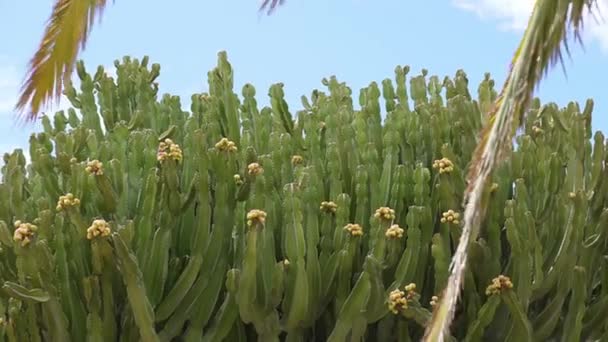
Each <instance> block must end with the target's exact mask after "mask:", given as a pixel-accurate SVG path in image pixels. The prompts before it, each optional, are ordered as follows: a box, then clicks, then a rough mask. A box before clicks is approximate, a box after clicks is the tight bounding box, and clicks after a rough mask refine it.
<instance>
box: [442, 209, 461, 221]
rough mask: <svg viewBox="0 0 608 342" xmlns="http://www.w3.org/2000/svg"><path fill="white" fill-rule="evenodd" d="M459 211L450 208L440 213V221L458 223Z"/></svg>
mask: <svg viewBox="0 0 608 342" xmlns="http://www.w3.org/2000/svg"><path fill="white" fill-rule="evenodd" d="M459 218H460V213H458V212H455V211H454V210H452V209H450V210H448V211H446V212H444V213H443V214H442V215H441V223H446V222H448V223H453V224H460V220H459Z"/></svg>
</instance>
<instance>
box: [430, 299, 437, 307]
mask: <svg viewBox="0 0 608 342" xmlns="http://www.w3.org/2000/svg"><path fill="white" fill-rule="evenodd" d="M437 303H439V297H437V296H433V297H431V302H430V304H431V306H432V307H435V305H437Z"/></svg>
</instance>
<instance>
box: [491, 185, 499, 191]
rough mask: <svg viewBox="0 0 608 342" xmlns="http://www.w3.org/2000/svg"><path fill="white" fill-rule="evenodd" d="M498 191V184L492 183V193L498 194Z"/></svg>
mask: <svg viewBox="0 0 608 342" xmlns="http://www.w3.org/2000/svg"><path fill="white" fill-rule="evenodd" d="M496 190H498V183H492V186H491V187H490V192H496Z"/></svg>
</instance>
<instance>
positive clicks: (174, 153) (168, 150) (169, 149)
mask: <svg viewBox="0 0 608 342" xmlns="http://www.w3.org/2000/svg"><path fill="white" fill-rule="evenodd" d="M182 158H183V154H182V149H181V147H180V146H179V145H178V144H176V143H174V142H173V140H171V139H169V138H167V139H165V141H161V142H160V144H158V156H157V159H158V161H165V160H167V159H173V160H176V161H181V160H182Z"/></svg>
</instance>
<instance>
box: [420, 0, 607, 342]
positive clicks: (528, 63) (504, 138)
mask: <svg viewBox="0 0 608 342" xmlns="http://www.w3.org/2000/svg"><path fill="white" fill-rule="evenodd" d="M596 1H597V0H537V1H536V2H535V5H534V9H533V11H532V15H531V17H530V19H529V21H528V27H527V29H526V31H525V33H524V35H523V38H522V39H521V42H520V44H519V46H518V48H517V50H516V52H515V54H514V56H513V59H512V64H511V69H510V71H509V74H508V77H507V79H506V81H505V84H504V86H503V89H502V91H501V93H500V96H499V97H498V99H497V100H496V103H495V106H494V111H493V112H492V113H491V118H490V120H489V122H488V124H487V125H486V127H485V128H484V130H483V131H482V133H481V137H480V141H479V143H478V145H477V148H476V151H475V153H474V156H473V159H472V161H471V164H470V167H469V173H468V175H467V178H468V181H469V183H468V186H467V189H466V191H465V195H464V204H465V206H466V208H465V212H464V215H463V216H464V217H463V219H464V227H463V231H462V235H461V238H460V241H459V244H458V247H457V249H456V252H455V254H454V257H453V259H452V262H451V263H450V277H449V278H448V282H447V286H446V288H445V290H444V293H443V295H442V296H441V302H440V303H439V305H438V306H436V309H435V310H434V312H433V317H432V320H431V323H430V324H429V326H428V327H427V329H426V332H425V337H424V340H425V341H429V342H442V341H444V340H446V337H447V336H449V330H450V325H451V323H452V320H453V318H454V312H455V308H456V304H457V302H458V298H459V296H460V290H461V287H462V285H463V280H464V274H465V269H466V263H467V256H468V253H467V252H468V247H469V243H470V241H472V240H474V239H475V238H476V237H477V234H478V231H479V224H480V223H481V221H482V217H483V213H484V207H483V205H482V204H483V201H482V195H483V193H484V190H485V188H486V186H487V184H488V183H489V180H490V177H491V175H492V173H493V171H494V169H495V167H496V166H497V164H498V162H499V161H500V159H502V158H503V157H504V156H505V155H506V152H507V151H508V150H509V148H510V147H511V141H512V138H513V136H514V134H515V132H516V128H517V127H519V126H521V125H522V123H523V116H524V114H525V111H526V109H527V106H528V104H529V102H530V100H531V98H532V96H533V93H534V90H535V88H536V86H537V85H538V83H539V82H540V80H541V79H542V78H543V76H545V75H546V73H547V72H548V70H549V68H551V67H552V66H553V65H554V64H556V63H557V62H558V61H560V62H562V61H563V53H562V49H565V50H566V53H567V54H568V55H569V46H568V38H569V34H570V33H571V32H573V33H574V38H575V40H577V41H578V42H580V41H581V35H580V33H581V30H582V28H583V17H584V11H585V10H586V9H588V10H589V12H590V13H591V12H592V11H593V8H592V7H593V5H597V3H596ZM596 9H597V8H596Z"/></svg>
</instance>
